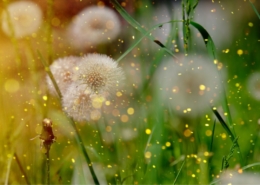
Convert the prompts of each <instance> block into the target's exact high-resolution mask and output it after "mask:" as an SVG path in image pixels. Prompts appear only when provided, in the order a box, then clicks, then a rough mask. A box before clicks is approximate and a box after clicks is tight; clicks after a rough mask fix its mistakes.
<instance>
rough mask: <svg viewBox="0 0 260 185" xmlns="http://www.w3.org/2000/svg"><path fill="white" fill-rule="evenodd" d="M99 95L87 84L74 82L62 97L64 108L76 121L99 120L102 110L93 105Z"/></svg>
mask: <svg viewBox="0 0 260 185" xmlns="http://www.w3.org/2000/svg"><path fill="white" fill-rule="evenodd" d="M97 96H98V95H96V94H93V93H91V90H90V89H88V87H87V86H86V85H82V84H81V85H80V84H77V83H72V84H71V85H70V86H69V87H68V89H67V91H66V92H65V93H64V96H63V98H62V106H63V110H64V111H65V112H66V113H67V114H68V115H69V116H70V117H72V118H73V119H75V120H76V121H89V120H91V119H92V120H98V119H99V118H100V112H99V111H98V109H96V108H95V107H93V105H92V103H93V100H94V99H97V98H98V97H97ZM99 98H100V99H101V97H99ZM103 99H104V98H103Z"/></svg>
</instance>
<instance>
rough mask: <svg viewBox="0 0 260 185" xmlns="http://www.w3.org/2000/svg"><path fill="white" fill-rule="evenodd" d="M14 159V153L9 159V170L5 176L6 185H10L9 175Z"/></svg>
mask: <svg viewBox="0 0 260 185" xmlns="http://www.w3.org/2000/svg"><path fill="white" fill-rule="evenodd" d="M12 160H13V155H12V156H11V157H10V158H9V159H8V164H7V172H6V176H5V185H8V179H9V175H10V169H11V164H12Z"/></svg>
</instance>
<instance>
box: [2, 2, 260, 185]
mask: <svg viewBox="0 0 260 185" xmlns="http://www.w3.org/2000/svg"><path fill="white" fill-rule="evenodd" d="M12 2H15V1H11V0H8V1H7V2H6V3H3V2H1V3H0V11H1V12H2V11H3V10H4V7H5V6H8V4H9V3H12ZM33 2H35V3H37V4H38V5H39V7H40V8H41V10H42V13H43V22H42V24H41V26H40V28H39V29H38V30H37V31H35V32H33V33H31V34H30V35H28V36H24V37H23V38H16V39H14V38H11V37H10V36H8V35H7V34H5V33H4V31H2V30H1V29H0V82H1V83H0V84H1V96H0V107H1V113H0V151H1V152H0V184H4V183H6V182H7V181H8V184H26V181H25V176H24V173H26V176H27V177H28V179H29V181H30V183H31V184H44V183H46V175H47V174H46V164H45V163H46V161H45V160H46V156H45V154H44V152H43V151H42V148H41V141H40V139H39V138H35V139H34V140H31V139H32V138H34V137H36V136H37V135H39V134H40V133H41V129H42V120H43V119H44V118H49V119H51V120H52V122H53V132H54V135H55V136H56V141H55V142H54V143H53V145H52V146H51V150H50V177H51V179H50V181H51V184H87V183H93V181H92V177H91V175H90V173H89V172H88V168H87V164H86V162H85V160H84V157H83V156H82V153H81V150H80V149H79V148H78V146H77V144H76V141H75V137H74V136H75V132H74V130H73V128H72V127H71V126H70V124H69V122H68V120H67V117H66V114H65V113H64V112H63V111H62V107H61V104H60V101H59V99H58V98H57V97H55V96H53V95H51V94H50V93H49V91H48V88H47V84H46V80H45V79H46V75H47V73H46V71H45V69H44V66H43V65H42V63H41V61H40V57H39V53H40V54H41V55H42V56H43V58H45V59H46V60H48V59H49V58H52V59H53V60H55V59H58V58H61V57H65V56H70V55H74V56H82V55H85V54H88V53H94V52H95V53H102V54H106V55H108V56H110V57H111V58H113V59H114V60H117V59H118V58H119V57H120V56H121V55H122V54H123V53H124V52H125V51H127V50H128V49H129V48H130V47H131V46H132V45H133V44H134V43H136V42H137V40H138V39H140V38H141V37H142V36H143V35H142V33H140V32H139V31H138V30H136V29H135V28H134V27H132V26H131V25H130V24H128V22H127V21H126V20H124V18H123V17H122V16H121V15H120V14H119V13H118V12H117V11H116V10H115V9H113V6H112V4H111V3H109V2H108V1H95V0H82V1H79V0H68V1H66V2H65V1H62V0H54V3H53V17H52V19H51V20H50V21H48V20H47V17H48V15H47V12H48V11H47V10H48V3H47V1H42V0H34V1H33ZM48 2H52V1H48ZM191 2H193V1H191ZM252 2H253V4H254V5H255V6H256V8H257V9H258V11H260V7H259V5H258V4H257V2H256V1H255V2H254V1H252ZM119 3H120V4H121V6H122V7H123V8H124V9H125V10H126V11H127V12H128V13H129V14H130V15H131V16H132V18H133V19H135V20H136V21H137V22H139V23H140V24H141V25H142V27H143V28H144V29H146V30H148V29H150V28H152V26H154V25H156V24H158V23H161V22H167V21H170V20H181V19H182V7H181V1H180V0H176V1H168V0H164V1H159V0H155V1H152V0H142V1H141V0H126V1H119ZM92 5H95V6H107V7H109V8H111V9H113V11H114V12H115V13H116V14H117V16H118V18H119V20H120V24H121V30H120V32H119V35H118V36H117V37H116V38H115V39H114V40H109V41H108V42H106V43H101V44H97V45H93V46H90V47H85V48H80V49H79V48H76V47H74V46H73V44H71V40H70V38H68V36H67V35H66V34H67V32H66V29H67V27H68V25H69V24H70V23H71V21H72V19H73V17H74V16H75V15H77V13H79V12H80V11H81V10H82V9H84V8H85V7H88V6H92ZM1 20H2V19H1ZM193 20H194V21H195V22H197V23H199V24H201V25H202V26H204V28H205V29H206V30H207V31H208V32H209V34H210V35H211V36H212V38H213V41H214V42H215V45H216V48H217V56H218V65H217V66H216V67H217V68H218V69H219V74H221V77H222V79H223V81H222V85H223V86H224V88H225V93H226V97H227V102H228V107H229V109H230V113H231V117H232V122H233V125H234V130H235V132H236V136H238V143H239V147H240V150H241V156H242V163H243V164H241V159H240V158H239V154H238V149H237V148H235V150H234V154H233V156H232V157H231V158H230V159H229V161H228V162H229V167H228V168H227V169H226V170H230V171H232V172H234V173H236V172H239V173H247V172H248V173H249V172H250V173H252V174H260V167H259V166H257V165H254V166H253V167H250V168H246V169H245V170H244V171H243V172H241V168H243V167H245V166H247V165H250V164H257V163H258V162H259V161H260V142H259V137H260V95H259V94H260V78H259V79H258V78H257V79H256V81H255V82H252V83H254V85H253V87H254V88H251V89H250V87H249V86H250V85H249V84H248V83H249V79H250V76H251V75H252V74H253V73H257V72H260V64H259V62H260V55H259V49H260V33H259V29H260V19H259V18H258V17H257V14H256V13H255V12H254V10H253V8H252V7H251V5H250V3H249V0H229V1H209V0H208V1H206V0H205V1H203V0H201V1H200V2H199V4H198V6H197V7H196V9H195V13H194V19H193ZM0 23H1V24H2V22H0ZM49 23H51V25H49ZM49 26H50V27H49ZM173 27H174V30H171V24H165V25H163V26H162V27H161V28H157V29H156V30H155V31H153V35H154V36H155V38H156V39H157V40H159V41H160V42H161V43H163V44H165V45H166V46H167V47H168V49H169V50H171V51H172V52H173V53H174V54H175V55H176V57H178V58H181V57H183V56H184V55H185V52H186V51H185V49H184V43H183V32H182V25H181V24H180V23H174V26H173ZM176 27H177V29H176ZM50 34H51V37H50ZM78 36H79V37H80V35H78ZM49 38H51V40H49ZM97 39H99V38H97ZM167 39H168V42H167ZM15 43H16V44H15ZM166 43H167V44H166ZM50 44H51V47H50ZM189 44H190V45H189V51H188V52H189V53H190V54H191V55H196V56H208V55H209V54H208V53H207V49H206V47H205V44H204V43H203V39H202V37H201V35H200V34H199V32H198V31H197V30H196V29H194V28H191V37H190V42H189ZM50 48H51V50H50ZM18 56H19V57H20V59H18V58H19V57H18ZM17 57H18V58H17ZM158 58H160V60H159V63H157V64H158V65H153V61H156V60H158ZM169 58H171V59H172V60H174V59H173V58H172V57H171V56H169V54H168V53H166V52H165V51H163V50H162V49H161V48H160V47H159V46H158V45H157V44H156V43H154V42H152V41H151V40H149V39H148V38H146V37H145V38H144V39H143V40H142V41H141V42H140V43H139V44H138V45H137V46H136V47H134V48H133V49H132V50H131V52H129V54H127V55H126V56H125V57H124V58H123V59H122V60H120V62H119V66H120V67H122V69H123V71H124V73H125V80H124V86H123V87H122V90H121V91H118V92H116V93H115V95H114V96H111V98H110V99H109V100H108V101H107V102H106V103H105V104H104V110H103V113H102V115H101V117H100V119H99V120H96V121H88V122H76V125H77V128H78V130H79V133H80V135H81V137H82V139H83V141H84V145H85V147H86V150H87V152H88V154H89V156H90V158H91V160H92V162H93V166H94V170H95V172H96V173H97V176H98V179H99V181H100V183H101V184H173V183H174V181H175V180H176V184H210V183H211V182H212V181H215V180H216V179H218V178H219V177H220V176H221V166H222V159H223V156H227V155H228V154H229V152H230V148H231V147H232V141H231V139H230V138H229V136H228V134H227V133H226V132H225V129H223V127H222V126H221V124H220V123H219V120H218V119H217V118H216V117H215V116H214V113H213V112H212V110H211V107H210V106H209V107H208V110H205V111H203V113H201V114H199V115H196V116H192V117H189V116H185V114H178V113H176V112H175V110H173V109H171V108H170V107H169V106H167V103H166V102H164V101H162V99H161V98H160V96H162V95H160V94H158V93H159V92H158V91H157V90H158V89H157V90H155V89H156V88H157V87H155V84H156V83H155V81H156V79H153V77H152V76H151V74H150V72H151V69H155V71H156V70H158V69H160V68H159V66H160V65H161V66H163V65H164V63H163V61H166V60H168V59H169ZM160 62H162V63H161V64H160ZM209 62H212V61H211V60H209ZM50 64H51V63H50ZM155 74H156V72H155ZM150 78H151V79H152V80H150V81H149V83H148V85H147V86H146V88H145V89H143V84H145V83H146V82H147V81H148V80H149V79H150ZM161 83H163V82H161ZM191 83H192V82H191ZM257 94H258V95H257ZM257 97H258V98H257ZM221 98H224V97H223V96H221ZM221 98H220V99H219V100H218V101H217V102H215V104H214V106H215V107H216V108H217V110H218V111H219V113H220V114H221V116H222V117H223V119H224V120H226V119H227V113H225V112H223V109H222V108H221V103H220V102H221ZM198 109H199V107H198ZM214 121H216V125H215V130H214V135H213V136H212V134H213V125H214ZM212 139H213V144H212ZM211 144H212V146H211ZM14 154H15V155H16V156H17V157H15V156H14ZM17 159H19V162H18V160H17ZM184 161H185V163H183V162H184ZM18 163H19V164H20V165H21V166H20V167H19V164H18ZM182 164H183V166H182ZM21 169H23V170H24V172H22V171H21ZM178 173H179V174H178ZM256 176H257V175H256ZM176 177H178V178H177V179H176Z"/></svg>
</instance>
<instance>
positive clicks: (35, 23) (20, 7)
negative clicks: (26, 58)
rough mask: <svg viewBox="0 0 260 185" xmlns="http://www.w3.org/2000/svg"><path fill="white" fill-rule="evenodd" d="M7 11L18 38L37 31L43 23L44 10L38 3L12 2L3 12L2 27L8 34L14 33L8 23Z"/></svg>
mask: <svg viewBox="0 0 260 185" xmlns="http://www.w3.org/2000/svg"><path fill="white" fill-rule="evenodd" d="M7 11H8V14H9V16H10V23H11V26H12V27H13V31H14V37H16V38H22V37H24V36H27V35H30V34H32V33H34V32H36V31H37V30H38V29H39V28H40V26H41V24H42V19H43V18H42V17H43V15H42V11H41V9H40V8H39V6H38V5H37V4H36V3H34V2H31V1H17V2H13V3H10V4H9V5H8V7H7V10H6V11H3V13H2V29H3V31H4V33H5V34H6V35H8V36H11V35H12V31H11V29H10V26H9V23H8V22H9V21H8V14H7Z"/></svg>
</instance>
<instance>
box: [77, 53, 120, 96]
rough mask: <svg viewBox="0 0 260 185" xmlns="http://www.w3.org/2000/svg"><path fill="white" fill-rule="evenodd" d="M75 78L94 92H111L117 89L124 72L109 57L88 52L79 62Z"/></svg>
mask: <svg viewBox="0 0 260 185" xmlns="http://www.w3.org/2000/svg"><path fill="white" fill-rule="evenodd" d="M75 78H76V80H78V81H80V83H82V84H86V85H87V86H88V87H89V88H90V89H91V90H92V91H93V92H94V93H96V94H105V93H107V94H112V93H115V92H116V91H117V89H118V86H119V83H120V81H121V80H123V79H124V73H123V71H122V69H121V68H120V67H118V66H117V63H116V62H115V61H114V60H113V59H111V58H110V57H108V56H106V55H100V54H88V55H86V56H84V57H83V59H82V61H81V63H80V64H79V70H78V71H77V72H76V77H75Z"/></svg>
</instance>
